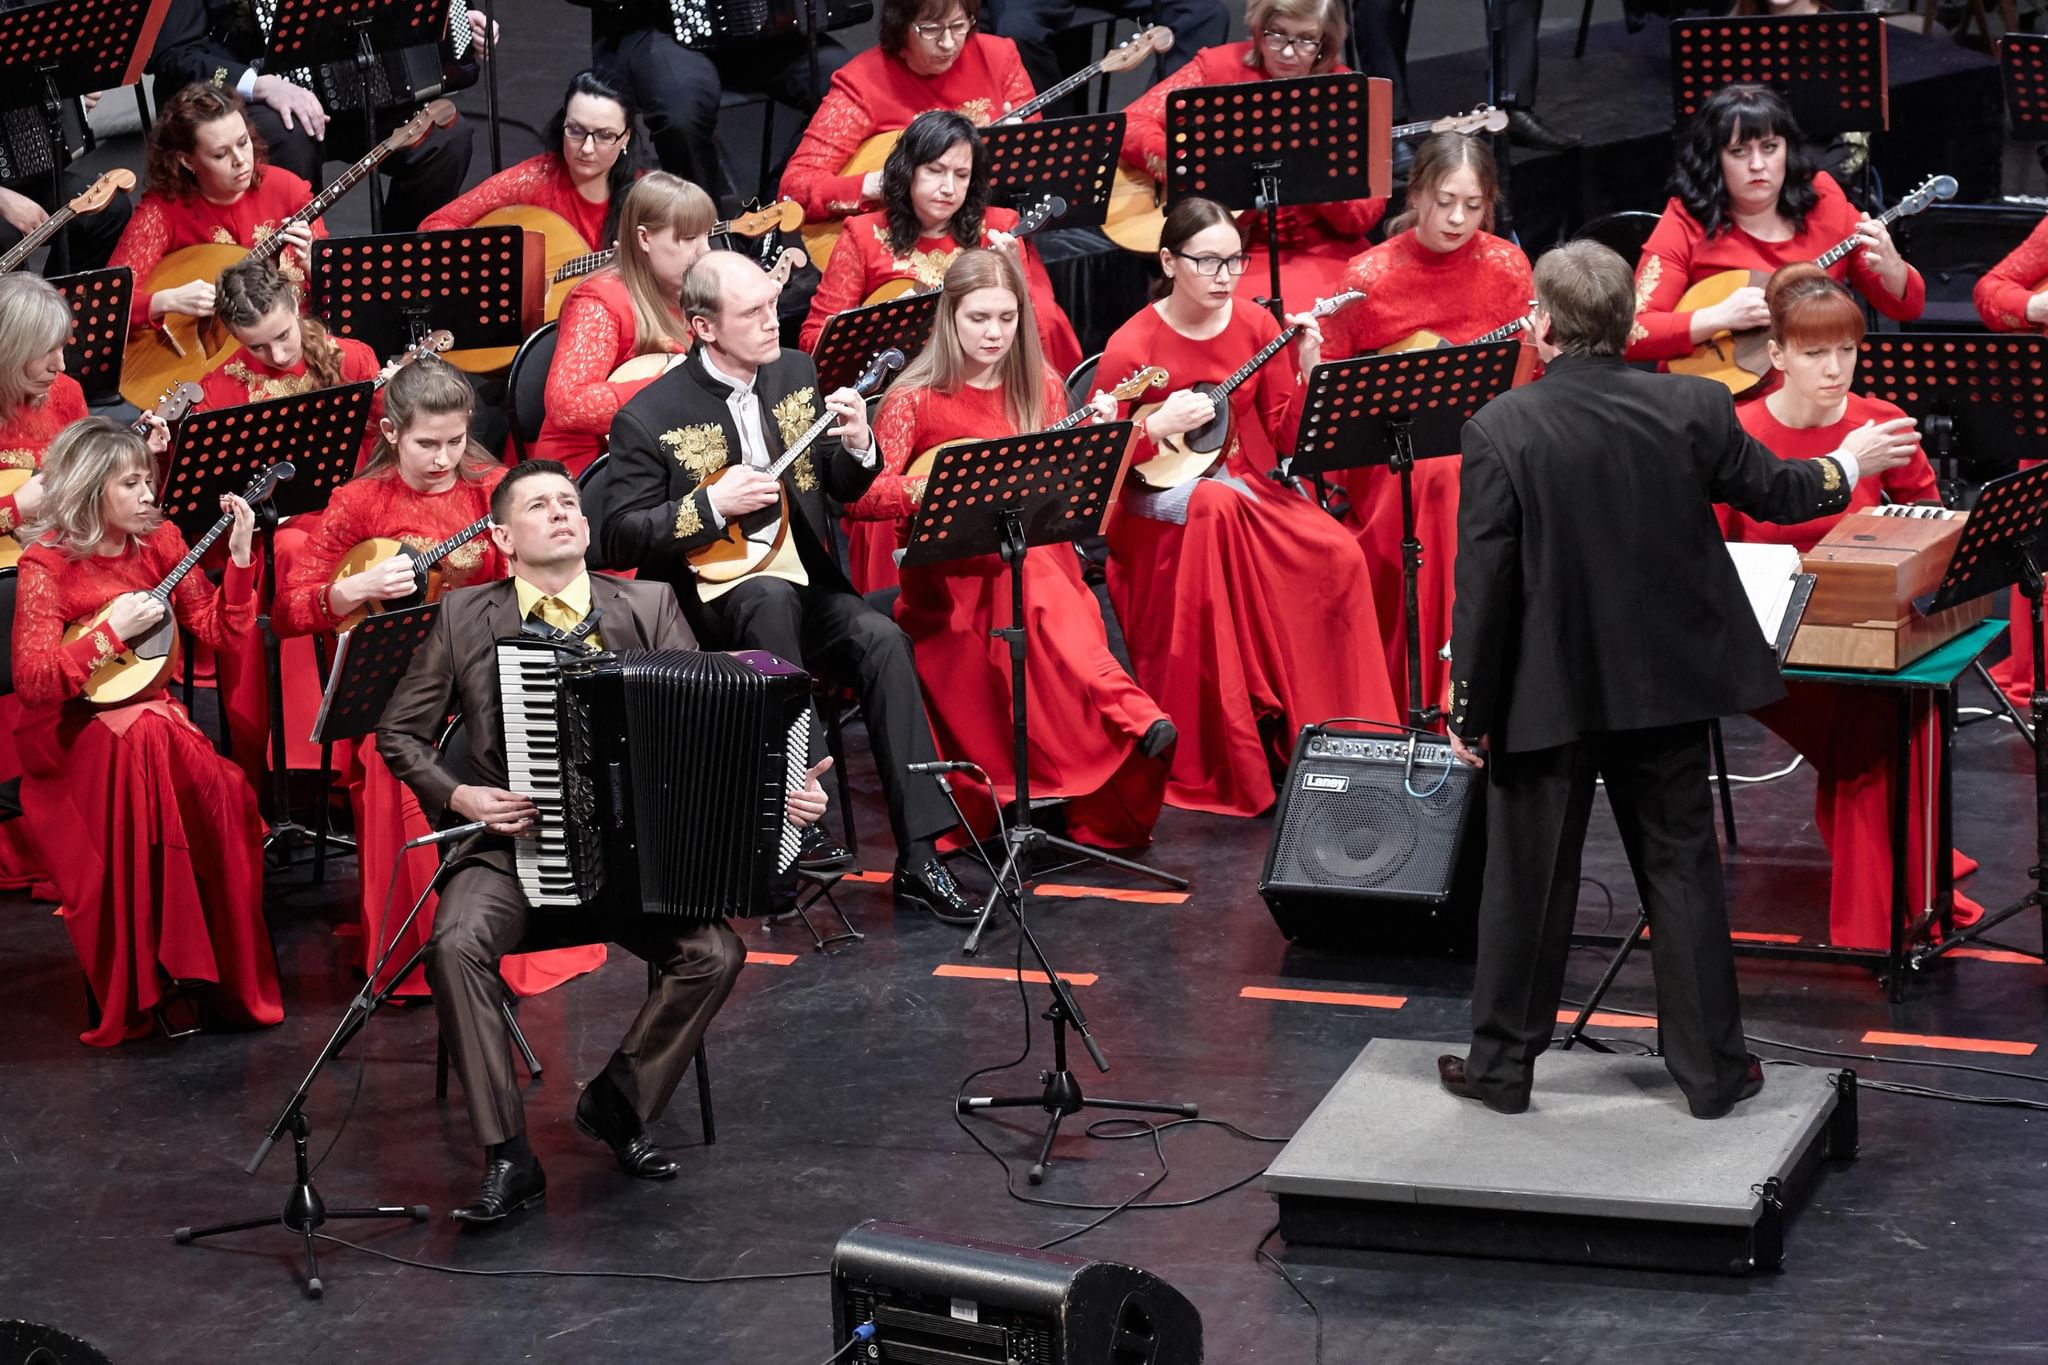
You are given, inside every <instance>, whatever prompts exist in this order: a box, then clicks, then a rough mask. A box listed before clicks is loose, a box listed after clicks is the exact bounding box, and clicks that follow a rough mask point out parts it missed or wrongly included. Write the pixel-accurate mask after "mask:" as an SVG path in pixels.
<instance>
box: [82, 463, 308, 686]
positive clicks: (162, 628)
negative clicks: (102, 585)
mask: <svg viewBox="0 0 2048 1365" xmlns="http://www.w3.org/2000/svg"><path fill="white" fill-rule="evenodd" d="M295 472H296V471H295V470H293V468H292V467H291V465H290V464H289V463H286V462H280V463H277V464H274V465H272V466H271V467H270V468H268V469H266V470H264V471H263V472H262V473H261V474H259V475H257V476H256V479H255V481H254V482H252V483H251V484H250V485H249V486H248V488H246V489H244V490H243V492H242V501H244V502H246V503H248V504H249V505H250V506H251V507H255V506H257V505H258V504H260V503H262V502H264V501H266V500H268V499H269V497H270V495H271V493H272V491H273V490H275V489H276V487H277V485H278V484H280V483H283V482H285V481H287V480H289V479H290V478H291V477H292V475H293V474H294V473H295ZM234 524H235V517H234V513H232V512H223V513H222V514H221V518H220V520H219V521H216V522H215V523H214V524H213V525H212V527H211V528H209V529H208V531H207V532H206V534H205V535H203V536H201V537H199V539H198V540H197V541H195V542H194V543H193V545H192V548H191V549H189V550H187V551H186V552H185V557H184V558H183V559H181V560H179V561H178V562H177V563H176V564H174V565H172V566H171V571H170V572H169V573H167V574H165V575H164V577H163V581H162V582H161V583H158V584H157V585H156V586H155V587H153V588H151V589H150V590H149V595H150V596H151V597H154V598H155V599H156V600H157V601H159V602H161V603H163V607H164V615H163V619H162V620H161V621H159V622H157V624H156V628H155V629H153V630H151V631H150V632H149V634H147V635H145V636H143V637H142V638H141V639H140V640H127V641H123V642H122V643H124V644H126V645H127V646H128V647H127V648H126V649H124V650H122V651H121V652H120V653H119V654H116V655H115V656H114V657H113V658H111V659H108V660H107V661H106V662H105V663H103V664H101V665H100V666H99V667H98V668H95V669H94V670H93V671H92V676H91V677H89V678H87V679H86V680H85V691H84V696H85V699H86V700H87V701H88V702H90V703H92V704H93V705H94V706H119V705H120V704H121V703H122V702H125V701H127V700H129V699H130V698H132V697H136V696H140V695H141V694H142V693H144V692H146V691H148V690H149V689H150V688H152V687H154V686H156V684H157V683H158V682H159V681H161V680H163V679H164V678H167V677H169V676H170V675H171V672H172V670H173V669H175V668H176V667H177V665H178V617H177V613H176V612H175V611H173V610H172V609H171V593H172V592H173V591H174V590H175V589H176V588H177V586H178V584H180V583H182V582H184V580H185V575H186V574H188V573H190V572H192V570H193V569H194V568H195V567H196V566H197V565H198V563H199V561H200V560H201V559H203V558H204V557H205V556H206V552H207V551H208V550H210V549H212V548H213V543H214V542H215V541H216V540H219V539H220V538H221V536H222V535H223V534H225V533H226V531H227V529H228V528H229V527H231V526H233V525H234ZM123 595H124V596H125V595H126V594H123ZM113 610H114V604H113V603H112V602H109V603H107V604H106V605H105V606H103V607H101V608H100V609H99V610H98V611H97V612H95V613H93V614H92V615H91V616H88V617H86V618H85V619H84V620H82V621H75V622H73V623H72V624H71V625H70V626H68V627H66V628H65V631H64V643H65V644H67V645H68V644H70V643H71V642H72V641H73V640H76V639H77V638H78V637H79V636H81V635H84V634H86V633H88V632H89V631H91V630H92V629H93V628H94V627H96V626H98V625H100V624H101V623H102V622H104V621H105V620H106V619H107V617H108V616H109V615H111V614H112V613H113Z"/></svg>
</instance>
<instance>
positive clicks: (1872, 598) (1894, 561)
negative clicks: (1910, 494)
mask: <svg viewBox="0 0 2048 1365" xmlns="http://www.w3.org/2000/svg"><path fill="white" fill-rule="evenodd" d="M1968 518H1969V514H1968V513H1967V512H1951V511H1948V510H1946V509H1944V508H1939V507H1917V506H1904V505H1899V506H1891V507H1874V508H1868V509H1865V510H1863V511H1859V512H1851V513H1850V514H1849V515H1848V516H1845V517H1843V518H1842V519H1841V521H1840V522H1838V523H1836V525H1835V528H1834V529H1833V530H1832V531H1829V532H1828V533H1827V534H1826V535H1825V536H1823V537H1821V540H1820V543H1819V544H1817V545H1815V546H1814V547H1813V550H1812V552H1811V553H1809V554H1807V555H1806V556H1805V558H1804V559H1803V560H1802V562H1801V565H1800V567H1801V568H1802V569H1803V570H1804V571H1805V572H1807V573H1810V574H1812V575H1814V587H1813V599H1812V600H1811V601H1810V602H1808V603H1807V607H1806V617H1805V620H1804V622H1803V623H1802V624H1801V625H1800V627H1799V633H1798V635H1796V636H1795V637H1793V640H1792V649H1791V651H1790V652H1789V653H1788V654H1787V655H1786V657H1785V662H1786V663H1787V664H1790V665H1792V666H1794V667H1802V668H1860V669H1874V670H1879V671H1886V672H1889V671H1893V670H1897V669H1901V668H1904V667H1906V666H1907V665H1908V664H1910V663H1912V662H1913V661H1914V660H1915V659H1918V658H1919V657H1920V656H1921V655H1923V654H1926V653H1929V652H1930V651H1932V650H1935V649H1938V648H1940V647H1941V646H1942V645H1945V644H1947V643H1948V642H1949V641H1950V640H1953V639H1954V638H1955V637H1956V636H1958V635H1960V634H1962V633H1963V632H1964V631H1966V630H1968V629H1969V628H1970V627H1971V626H1973V625H1975V624H1977V622H1979V621H1981V620H1983V619H1984V618H1985V617H1986V616H1988V615H1989V614H1990V612H1991V602H1992V599H1991V597H1990V596H1988V595H1987V596H1985V597H1980V598H1978V599H1976V600H1975V601H1972V602H1965V603H1963V604H1962V605H1960V606H1956V607H1951V608H1949V609H1948V610H1947V611H1942V612H1937V613H1935V614H1934V615H1932V616H1929V615H1925V614H1923V613H1922V612H1921V611H1920V609H1919V608H1918V607H1916V606H1915V605H1914V599H1916V598H1924V597H1926V596H1928V595H1929V594H1931V593H1932V592H1933V591H1934V590H1935V589H1936V588H1937V587H1939V586H1941V579H1942V575H1943V574H1945V573H1947V572H1948V562H1949V559H1950V558H1951V557H1952V556H1953V555H1954V554H1955V549H1956V542H1957V541H1958V540H1960V539H1961V538H1962V534H1963V523H1964V522H1965V521H1966V520H1968Z"/></svg>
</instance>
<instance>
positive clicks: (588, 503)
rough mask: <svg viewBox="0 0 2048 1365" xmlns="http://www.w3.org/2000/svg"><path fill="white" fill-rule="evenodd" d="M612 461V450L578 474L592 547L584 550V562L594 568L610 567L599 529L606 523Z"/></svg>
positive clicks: (579, 494)
mask: <svg viewBox="0 0 2048 1365" xmlns="http://www.w3.org/2000/svg"><path fill="white" fill-rule="evenodd" d="M611 462H612V456H611V452H610V451H606V452H605V453H604V454H602V455H600V456H598V457H597V458H596V459H594V460H592V461H591V462H590V463H589V464H587V465H585V466H583V472H582V473H580V474H578V475H577V476H576V496H577V498H578V500H580V501H581V502H582V504H583V516H584V518H585V519H586V520H587V521H589V523H590V547H589V548H588V549H586V550H585V551H584V552H583V563H584V565H585V566H586V567H588V568H592V569H608V568H610V567H611V566H610V565H609V564H607V563H605V558H604V552H603V551H602V550H600V549H599V548H598V544H597V529H598V527H600V526H602V525H603V524H604V486H605V466H606V465H608V464H610V463H611Z"/></svg>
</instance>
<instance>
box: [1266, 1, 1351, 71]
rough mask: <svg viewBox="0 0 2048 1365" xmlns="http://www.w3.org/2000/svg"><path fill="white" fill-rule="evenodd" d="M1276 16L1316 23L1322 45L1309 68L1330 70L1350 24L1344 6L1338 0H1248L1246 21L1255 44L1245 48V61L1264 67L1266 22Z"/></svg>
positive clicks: (1335, 61) (1338, 58)
mask: <svg viewBox="0 0 2048 1365" xmlns="http://www.w3.org/2000/svg"><path fill="white" fill-rule="evenodd" d="M1275 19H1295V20H1299V21H1300V22H1302V23H1305V24H1314V25H1316V27H1317V31H1318V33H1319V35H1320V37H1321V41H1322V44H1323V45H1322V47H1321V48H1320V49H1318V50H1317V52H1316V60H1315V65H1314V66H1313V67H1311V68H1309V69H1310V70H1312V71H1315V72H1317V73H1318V74H1320V73H1322V72H1325V71H1328V70H1330V69H1331V68H1332V67H1334V66H1336V65H1337V63H1338V62H1339V61H1340V60H1341V59H1342V58H1343V56H1344V38H1345V35H1346V34H1348V33H1349V32H1350V31H1351V30H1350V26H1349V24H1348V22H1347V21H1346V19H1345V16H1344V6H1342V5H1340V4H1338V3H1337V0H1249V3H1247V4H1246V5H1245V7H1244V25H1245V27H1246V28H1247V29H1249V30H1250V31H1251V35H1252V45H1251V47H1249V48H1248V49H1246V51H1245V54H1244V64H1245V65H1246V66H1249V67H1253V68H1257V69H1263V68H1264V54H1265V51H1266V40H1265V38H1264V36H1262V35H1264V33H1265V31H1266V25H1267V24H1270V23H1272V22H1273V21H1274V20H1275Z"/></svg>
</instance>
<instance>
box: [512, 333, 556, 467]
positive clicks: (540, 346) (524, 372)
mask: <svg viewBox="0 0 2048 1365" xmlns="http://www.w3.org/2000/svg"><path fill="white" fill-rule="evenodd" d="M561 327H562V324H561V323H559V322H550V323H548V324H547V325H546V326H545V327H542V328H541V329H540V330H539V331H538V332H535V333H534V334H533V335H532V336H530V337H528V338H527V339H526V340H524V341H522V342H520V343H519V349H518V350H517V351H515V352H514V353H513V355H512V368H511V369H510V370H508V371H507V372H506V374H505V401H506V403H507V405H509V406H510V408H511V410H512V412H511V417H512V434H513V435H514V436H517V437H518V438H519V445H520V450H521V454H522V455H523V454H524V452H525V449H526V448H527V447H529V446H531V445H532V444H533V443H534V442H535V441H537V440H539V439H540V424H541V422H542V420H543V419H544V418H545V417H546V416H547V392H548V366H549V365H551V364H552V363H553V362H554V359H555V340H556V337H557V334H558V333H559V332H560V331H561Z"/></svg>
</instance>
